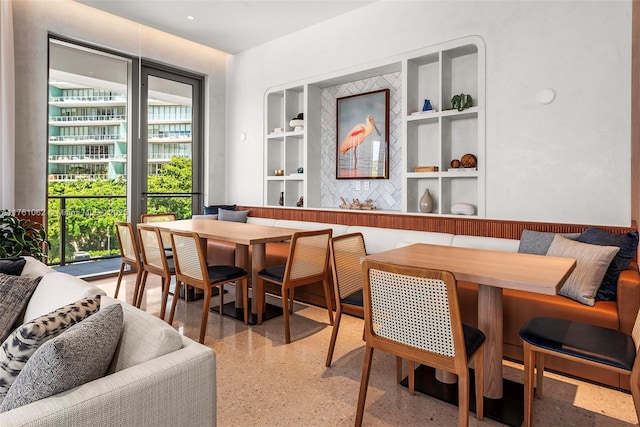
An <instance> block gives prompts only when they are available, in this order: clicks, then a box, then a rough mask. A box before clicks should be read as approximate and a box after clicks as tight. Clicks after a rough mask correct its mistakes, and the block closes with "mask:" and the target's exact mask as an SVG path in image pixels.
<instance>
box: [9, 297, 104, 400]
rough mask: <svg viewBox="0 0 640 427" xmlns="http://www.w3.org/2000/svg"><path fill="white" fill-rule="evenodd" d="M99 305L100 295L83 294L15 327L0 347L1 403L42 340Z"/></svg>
mask: <svg viewBox="0 0 640 427" xmlns="http://www.w3.org/2000/svg"><path fill="white" fill-rule="evenodd" d="M99 309H100V295H96V296H93V297H88V298H83V299H81V300H79V301H76V302H74V303H72V304H68V305H65V306H64V307H61V308H59V309H57V310H55V311H52V312H51V313H48V314H45V315H43V316H40V317H38V318H36V319H33V320H32V321H30V322H27V323H25V324H24V325H22V326H20V327H18V328H17V329H16V330H14V331H13V332H12V333H11V334H10V335H9V336H8V337H7V339H6V340H5V341H4V343H2V346H1V347H0V403H2V400H3V399H4V397H5V396H6V395H7V392H8V391H9V388H10V387H11V385H12V384H13V382H14V381H15V379H16V377H17V376H18V374H19V373H20V371H21V370H22V368H23V367H24V365H25V364H26V363H27V361H28V360H29V358H30V357H31V356H32V355H33V353H35V352H36V350H37V349H38V348H39V347H40V346H41V345H42V344H44V343H45V342H47V341H48V340H50V339H51V338H54V337H56V336H58V335H60V334H61V333H62V332H64V331H65V330H67V329H69V328H70V327H71V326H73V325H75V324H76V323H78V322H80V321H81V320H83V319H86V318H87V317H88V316H90V315H92V314H93V313H95V312H97V311H98V310H99Z"/></svg>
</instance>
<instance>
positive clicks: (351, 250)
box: [330, 233, 367, 304]
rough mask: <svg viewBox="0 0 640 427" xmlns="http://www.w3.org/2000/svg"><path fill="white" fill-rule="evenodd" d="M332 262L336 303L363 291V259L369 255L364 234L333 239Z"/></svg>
mask: <svg viewBox="0 0 640 427" xmlns="http://www.w3.org/2000/svg"><path fill="white" fill-rule="evenodd" d="M330 253H331V256H330V260H331V261H330V262H331V271H332V274H333V284H334V289H335V294H336V302H337V303H338V304H340V301H341V300H342V299H344V298H346V297H348V296H349V295H351V294H353V293H355V292H357V291H359V290H361V289H362V264H361V262H362V258H363V257H365V256H366V255H367V251H366V248H365V245H364V237H363V236H362V233H350V234H341V235H339V236H335V237H332V238H331V243H330Z"/></svg>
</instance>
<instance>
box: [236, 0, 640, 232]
mask: <svg viewBox="0 0 640 427" xmlns="http://www.w3.org/2000/svg"><path fill="white" fill-rule="evenodd" d="M468 35H479V36H481V37H482V38H483V39H484V40H485V43H486V63H487V69H486V75H487V79H486V94H487V96H486V108H487V111H486V165H487V174H486V216H487V217H488V218H496V219H514V220H530V221H550V222H569V223H585V224H601V225H605V224H607V225H629V224H630V218H631V213H630V211H631V207H630V206H631V198H630V189H631V183H630V179H631V165H630V152H631V150H630V133H631V129H630V126H631V125H630V119H631V118H630V102H631V101H630V90H631V1H628V0H625V1H606V0H605V1H588V2H587V1H578V2H576V1H553V2H551V1H518V2H513V1H491V2H488V1H476V2H471V1H470V2H463V1H456V2H451V1H448V2H445V1H441V2H438V1H424V2H422V1H421V2H418V1H381V2H376V3H374V4H372V5H370V6H367V7H364V8H361V9H358V10H356V11H354V12H352V13H349V14H346V15H343V16H341V17H338V18H335V19H333V20H331V21H328V22H325V23H321V24H318V25H316V26H313V27H310V28H307V29H305V30H303V31H300V32H298V33H295V34H293V35H291V36H288V37H284V38H281V39H278V40H275V41H272V42H270V43H267V44H265V45H262V46H259V47H257V48H254V49H251V50H248V51H245V52H243V53H241V54H239V55H236V56H234V57H231V58H229V61H228V67H229V68H228V78H227V118H228V120H227V144H228V145H227V153H226V155H227V159H226V160H227V188H226V201H227V202H234V203H239V204H246V205H261V204H262V200H263V198H262V191H263V186H262V180H263V156H262V155H263V142H262V129H263V96H264V93H265V91H266V90H267V89H268V88H270V87H273V86H280V85H283V84H286V83H289V82H291V83H294V82H295V83H304V82H314V81H319V80H322V79H323V77H322V76H323V75H333V74H335V73H336V72H338V71H340V70H345V73H346V72H348V71H349V70H350V69H353V68H354V67H355V68H358V67H361V66H362V65H363V64H366V63H370V62H372V63H376V62H380V61H384V60H385V58H388V57H392V56H395V55H398V54H400V53H404V52H408V51H411V50H414V49H419V48H423V47H427V46H431V45H435V44H438V43H441V42H445V41H448V40H452V39H456V38H459V37H463V36H468ZM544 88H553V89H554V90H555V91H556V93H557V97H556V100H555V101H554V102H553V103H552V104H549V105H540V104H538V103H537V102H536V93H537V91H539V90H540V89H544ZM242 132H245V133H246V134H247V139H246V141H244V142H242V141H240V134H241V133H242Z"/></svg>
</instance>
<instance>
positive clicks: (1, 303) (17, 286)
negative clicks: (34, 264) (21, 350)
mask: <svg viewBox="0 0 640 427" xmlns="http://www.w3.org/2000/svg"><path fill="white" fill-rule="evenodd" d="M40 279H42V277H22V276H9V275H6V274H2V273H0V340H2V341H4V340H5V339H7V336H9V334H10V333H11V331H13V329H14V327H13V325H14V324H15V323H16V320H18V319H19V318H20V316H22V313H23V311H24V309H25V307H26V306H27V303H28V302H29V298H31V295H33V291H35V289H36V287H37V286H38V283H40Z"/></svg>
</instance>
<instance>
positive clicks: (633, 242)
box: [578, 227, 638, 301]
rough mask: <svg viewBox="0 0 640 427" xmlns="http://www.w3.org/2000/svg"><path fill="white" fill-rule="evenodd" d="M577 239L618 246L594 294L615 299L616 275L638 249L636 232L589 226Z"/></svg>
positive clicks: (600, 298) (600, 297)
mask: <svg viewBox="0 0 640 427" xmlns="http://www.w3.org/2000/svg"><path fill="white" fill-rule="evenodd" d="M578 241H579V242H583V243H590V244H592V245H602V246H617V247H619V248H620V251H619V252H618V253H617V254H616V256H615V257H614V258H613V261H611V264H609V268H608V269H607V272H606V273H605V274H604V279H603V280H602V284H601V285H600V288H598V293H597V294H596V299H599V300H603V301H615V300H616V293H617V289H618V276H620V272H621V271H622V270H625V269H626V268H627V267H628V266H629V263H630V262H631V260H633V258H634V257H635V256H636V250H637V249H638V232H637V231H631V232H629V233H609V232H607V231H604V230H600V229H599V228H595V227H590V228H588V229H587V230H585V232H584V233H582V234H581V235H580V237H578Z"/></svg>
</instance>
